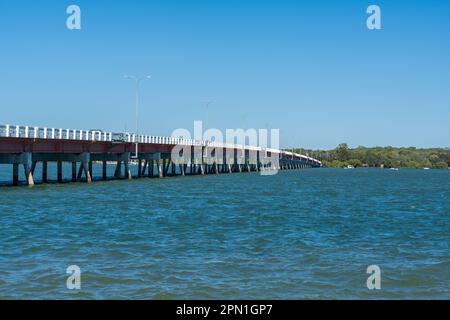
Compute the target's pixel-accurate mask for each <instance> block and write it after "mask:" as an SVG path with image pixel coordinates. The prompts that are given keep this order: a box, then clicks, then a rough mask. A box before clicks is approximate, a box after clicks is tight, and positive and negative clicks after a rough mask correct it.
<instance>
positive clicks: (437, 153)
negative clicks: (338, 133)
mask: <svg viewBox="0 0 450 320" xmlns="http://www.w3.org/2000/svg"><path fill="white" fill-rule="evenodd" d="M294 152H297V153H300V154H305V155H308V156H310V157H313V158H316V159H319V160H321V161H322V163H323V164H324V166H327V167H337V168H341V167H346V166H348V165H351V166H354V167H384V168H425V167H428V168H435V169H447V168H448V167H449V166H450V148H428V149H420V148H415V147H408V148H396V147H373V148H368V147H362V146H360V147H357V148H349V147H348V145H347V144H346V143H341V144H339V145H338V146H337V147H336V148H335V149H333V150H308V149H303V148H296V149H294Z"/></svg>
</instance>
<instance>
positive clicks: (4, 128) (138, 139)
mask: <svg viewBox="0 0 450 320" xmlns="http://www.w3.org/2000/svg"><path fill="white" fill-rule="evenodd" d="M1 137H4V138H25V139H52V140H78V141H91V142H111V143H124V142H125V143H142V144H145V143H148V144H168V145H186V146H205V147H217V148H230V149H231V148H236V149H246V150H252V151H262V150H263V148H261V147H255V146H248V145H240V144H232V143H223V142H216V141H199V140H194V139H181V138H173V137H160V136H149V135H138V136H136V134H132V133H128V132H124V133H113V132H104V131H102V130H97V129H95V130H76V129H62V128H59V129H57V128H46V127H30V126H17V125H14V126H13V125H9V124H7V125H0V138H1ZM264 150H266V151H268V152H273V153H283V154H284V155H286V156H293V155H295V156H297V157H300V158H302V159H304V160H308V161H312V162H316V163H318V164H320V163H321V162H320V161H318V160H316V159H313V158H310V157H307V156H304V155H300V154H294V153H292V152H288V151H281V150H278V149H271V148H265V149H264Z"/></svg>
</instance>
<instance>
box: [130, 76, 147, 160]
mask: <svg viewBox="0 0 450 320" xmlns="http://www.w3.org/2000/svg"><path fill="white" fill-rule="evenodd" d="M150 78H151V76H149V75H147V76H143V77H138V76H127V75H126V76H125V79H130V80H134V81H135V112H136V131H135V132H136V138H135V139H136V141H135V143H136V157H137V156H138V144H139V141H138V136H139V84H140V83H141V81H142V80H146V79H150Z"/></svg>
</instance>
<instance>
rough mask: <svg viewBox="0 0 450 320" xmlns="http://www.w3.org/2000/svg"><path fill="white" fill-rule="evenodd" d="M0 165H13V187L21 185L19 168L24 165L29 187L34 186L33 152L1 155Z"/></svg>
mask: <svg viewBox="0 0 450 320" xmlns="http://www.w3.org/2000/svg"><path fill="white" fill-rule="evenodd" d="M0 163H6V164H12V165H13V168H12V169H13V185H15V186H17V185H19V166H20V165H23V169H24V173H25V179H26V183H27V185H29V186H32V185H34V179H33V172H32V166H33V161H32V155H31V152H23V153H20V154H5V155H3V154H0Z"/></svg>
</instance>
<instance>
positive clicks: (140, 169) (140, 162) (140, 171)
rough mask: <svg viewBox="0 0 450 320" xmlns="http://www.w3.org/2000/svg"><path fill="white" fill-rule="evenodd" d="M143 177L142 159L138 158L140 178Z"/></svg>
mask: <svg viewBox="0 0 450 320" xmlns="http://www.w3.org/2000/svg"><path fill="white" fill-rule="evenodd" d="M141 177H142V160H141V159H138V178H141Z"/></svg>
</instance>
